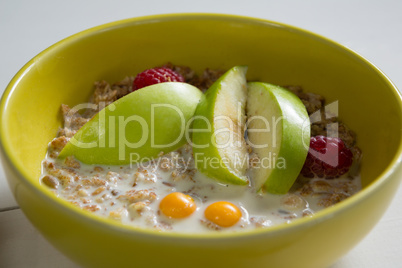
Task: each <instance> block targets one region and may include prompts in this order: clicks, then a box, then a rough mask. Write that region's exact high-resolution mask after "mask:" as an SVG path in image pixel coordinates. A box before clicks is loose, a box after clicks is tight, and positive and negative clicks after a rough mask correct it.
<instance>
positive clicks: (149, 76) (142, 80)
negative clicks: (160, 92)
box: [133, 67, 184, 91]
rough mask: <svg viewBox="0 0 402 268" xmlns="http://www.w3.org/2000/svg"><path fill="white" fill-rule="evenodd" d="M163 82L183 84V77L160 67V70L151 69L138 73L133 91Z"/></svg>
mask: <svg viewBox="0 0 402 268" xmlns="http://www.w3.org/2000/svg"><path fill="white" fill-rule="evenodd" d="M163 82H184V78H183V76H181V74H179V73H176V72H175V71H173V70H172V69H169V68H165V67H160V68H153V69H148V70H145V71H143V72H142V73H139V74H138V75H137V76H136V77H135V79H134V83H133V91H134V90H137V89H140V88H143V87H146V86H150V85H154V84H158V83H163Z"/></svg>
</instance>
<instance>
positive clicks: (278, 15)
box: [0, 0, 402, 268]
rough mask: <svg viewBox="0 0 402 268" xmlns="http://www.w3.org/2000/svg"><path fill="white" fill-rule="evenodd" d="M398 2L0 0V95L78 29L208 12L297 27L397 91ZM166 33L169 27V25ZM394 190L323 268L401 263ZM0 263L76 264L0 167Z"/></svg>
mask: <svg viewBox="0 0 402 268" xmlns="http://www.w3.org/2000/svg"><path fill="white" fill-rule="evenodd" d="M401 11H402V1H399V0H376V1H369V0H366V1H364V0H361V1H353V0H336V1H325V0H314V1H308V0H304V1H296V0H295V1H281V0H273V1H272V0H265V1H262V0H261V1H254V0H247V1H234V0H230V1H229V0H221V1H219V0H201V1H200V0H185V1H180V0H163V1H162V0H142V1H136V0H125V1H124V0H121V1H119V0H114V1H106V0H91V1H82V0H81V1H79V0H69V1H65V0H64V1H55V0H46V1H41V0H35V1H28V0H25V1H16V0H0V92H3V90H4V89H5V87H6V86H7V83H8V82H9V81H10V80H11V78H12V76H13V75H14V74H15V73H16V72H17V71H18V70H19V69H20V68H21V67H22V66H23V65H24V64H25V63H26V62H27V61H28V60H29V59H31V58H32V57H33V56H35V55H36V54H37V53H39V52H40V51H42V50H43V49H45V48H47V47H48V46H50V45H51V44H53V43H55V42H57V41H59V40H61V39H63V38H65V37H67V36H69V35H71V34H74V33H76V32H79V31H82V30H84V29H87V28H90V27H93V26H96V25H99V24H104V23H107V22H111V21H115V20H120V19H124V18H130V17H137V16H143V15H152V14H162V13H178V12H209V13H226V14H237V15H246V16H252V17H258V18H263V19H269V20H274V21H278V22H283V23H286V24H291V25H295V26H298V27H300V28H304V29H307V30H310V31H313V32H316V33H318V34H321V35H323V36H325V37H328V38H330V39H333V40H335V41H337V42H339V43H341V44H343V45H345V46H348V47H349V48H352V49H353V50H355V51H357V52H358V53H360V54H361V55H363V56H364V57H366V58H367V59H369V60H370V61H372V62H373V63H374V64H375V65H377V66H378V67H379V68H380V69H382V70H383V71H384V72H385V73H386V74H387V75H388V76H389V77H390V78H391V80H392V81H393V82H394V83H395V84H396V85H397V86H399V88H402V15H401ZM172 31H174V29H172ZM401 212H402V188H401V187H400V188H399V191H398V193H397V196H396V197H395V199H394V201H393V203H392V205H391V207H390V208H389V209H388V211H387V212H386V214H385V215H384V217H383V218H382V219H381V221H380V222H379V223H378V225H377V226H376V227H375V228H374V229H373V231H372V232H371V233H370V234H369V235H368V236H367V237H366V238H365V239H364V240H363V241H362V242H361V243H360V244H359V245H358V246H357V247H355V248H354V249H353V250H352V251H350V252H349V253H348V254H347V255H346V256H344V257H343V258H342V259H340V260H338V261H337V263H335V264H334V265H333V266H331V268H360V267H362V268H363V267H364V268H371V267H375V268H377V267H381V268H394V267H402V253H401V252H402V243H401V241H402V228H401V227H402V216H401ZM0 267H76V265H75V264H73V263H72V262H70V261H69V260H68V259H67V258H66V257H64V256H63V255H61V254H60V253H59V252H57V251H56V250H55V249H53V248H52V246H51V245H49V244H48V243H47V242H46V241H45V240H44V239H43V238H42V237H41V235H40V234H39V233H38V232H37V231H36V230H35V229H34V228H33V227H32V226H31V224H30V223H29V222H28V221H27V220H26V218H25V216H24V215H23V214H22V213H21V211H20V210H19V209H18V205H17V204H16V202H15V200H14V198H13V197H12V196H11V193H10V191H9V189H8V186H7V183H6V180H5V177H4V173H3V170H2V169H1V168H0Z"/></svg>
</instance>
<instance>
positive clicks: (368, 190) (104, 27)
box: [0, 13, 402, 241]
mask: <svg viewBox="0 0 402 268" xmlns="http://www.w3.org/2000/svg"><path fill="white" fill-rule="evenodd" d="M194 19H198V20H202V19H204V20H223V21H233V22H238V23H245V24H253V25H267V26H269V27H280V28H282V29H284V30H286V31H291V32H296V33H298V34H300V35H304V36H306V37H308V38H311V39H315V40H317V41H319V42H323V43H326V44H327V45H331V46H333V47H336V48H337V49H340V50H342V51H344V52H345V53H347V54H348V55H350V56H353V58H354V59H355V60H358V61H360V62H361V63H362V64H364V65H366V66H368V67H370V68H371V69H372V70H374V71H375V72H376V73H377V75H378V76H379V77H380V78H381V79H382V80H383V81H384V82H385V83H386V84H387V87H388V88H389V89H390V90H391V92H392V94H393V96H394V98H395V99H396V100H397V101H398V104H399V109H400V111H402V96H401V93H400V92H399V91H398V89H397V87H396V86H395V85H394V84H393V83H392V81H391V80H390V79H389V78H388V77H387V76H386V75H385V74H384V73H383V72H382V71H381V70H380V69H379V68H378V67H377V66H375V65H374V64H373V63H371V62H370V61H369V60H367V59H366V58H364V57H363V56H361V55H360V54H358V53H356V52H355V51H353V50H352V49H350V48H348V47H345V46H343V45H341V44H339V43H337V42H335V41H333V40H330V39H328V38H326V37H323V36H321V35H318V34H316V33H313V32H310V31H308V30H305V29H301V28H298V27H295V26H292V25H288V24H285V23H281V22H275V21H271V20H266V19H261V18H254V17H249V16H242V15H232V14H220V13H169V14H156V15H148V16H140V17H133V18H127V19H122V20H117V21H113V22H109V23H105V24H101V25H98V26H95V27H91V28H89V29H86V30H83V31H80V32H78V33H76V34H73V35H71V36H69V37H66V38H64V39H62V40H60V41H58V42H57V43H55V44H53V45H51V46H49V47H48V48H46V49H44V50H43V51H42V52H40V53H39V54H38V55H36V56H35V57H33V58H32V59H31V60H30V61H28V62H27V63H26V64H25V65H24V66H23V67H22V68H21V69H20V70H19V71H18V72H17V73H16V74H15V75H14V77H13V78H12V80H11V81H10V82H9V84H8V85H7V87H6V89H5V91H4V93H3V95H2V98H1V102H0V118H1V123H0V151H1V153H2V156H3V157H2V158H3V161H4V162H7V165H8V166H9V167H10V168H11V169H12V170H13V171H14V173H15V174H16V175H17V176H18V177H19V178H20V179H21V181H22V182H23V183H24V184H25V186H26V187H28V188H29V189H30V190H32V191H33V192H35V194H36V195H39V196H40V197H41V198H42V199H45V200H48V201H50V202H52V203H53V205H54V206H56V207H57V208H58V209H61V210H62V211H63V212H64V213H65V214H66V215H69V216H71V217H75V218H79V219H80V220H81V221H86V222H87V223H89V224H98V225H100V227H101V228H107V229H109V230H113V231H117V232H120V233H121V234H123V235H125V236H130V237H137V238H138V237H139V236H142V237H147V238H157V239H168V240H171V239H179V240H183V241H188V240H194V239H196V240H197V241H200V240H202V241H204V240H211V239H212V240H216V239H219V240H225V239H245V238H250V237H255V236H262V235H278V234H280V233H282V232H287V231H289V230H290V229H296V228H303V227H306V226H309V225H315V224H316V223H317V222H322V221H325V220H327V219H329V218H332V217H334V215H336V214H339V213H341V212H343V211H345V210H346V209H347V208H349V207H352V206H355V205H356V204H358V203H360V202H362V201H363V200H364V199H366V198H368V197H369V196H370V195H371V194H372V193H373V192H375V191H376V189H378V188H380V187H381V186H382V185H384V184H385V183H387V181H389V180H390V179H391V175H392V174H393V173H394V172H395V171H396V169H398V167H399V166H401V163H402V141H401V143H400V144H399V145H398V149H397V151H396V153H395V156H394V157H393V159H392V160H391V161H390V163H389V164H388V166H387V167H386V168H385V170H384V171H383V172H382V173H381V174H380V175H379V176H378V177H377V179H376V180H374V181H373V182H372V183H370V184H369V185H367V186H366V187H365V188H364V189H362V190H361V191H359V192H358V193H356V194H354V195H352V196H351V197H349V198H347V199H346V200H343V201H342V202H340V203H338V204H336V205H334V206H332V207H328V208H325V209H323V210H321V211H319V212H317V213H315V214H314V215H313V216H312V217H303V218H300V219H295V220H293V221H291V222H290V223H283V224H277V225H274V226H270V227H268V228H258V229H253V230H245V231H238V232H231V231H228V232H226V231H225V232H208V233H180V232H157V231H155V230H153V229H147V228H141V227H135V226H131V225H124V224H122V223H120V222H116V221H113V220H111V219H107V218H106V217H102V216H97V215H94V214H93V213H90V212H86V211H84V210H82V209H80V208H78V207H76V206H74V205H72V204H70V203H69V202H68V201H66V200H64V199H62V198H58V197H56V196H55V195H54V194H53V193H52V192H51V191H50V190H46V189H45V188H44V187H42V186H41V185H40V184H39V183H37V184H34V183H31V182H30V180H29V179H28V178H29V177H30V175H29V174H27V172H25V170H24V168H23V167H22V166H21V165H20V164H19V163H18V161H17V160H16V158H15V157H14V155H13V153H12V152H11V148H10V146H9V145H8V144H7V142H5V140H4V136H5V124H4V121H5V120H4V118H5V117H6V113H7V105H8V100H9V99H10V97H11V96H12V94H13V92H14V90H15V89H16V87H17V85H18V83H19V81H20V80H21V79H23V77H24V76H25V75H26V74H27V73H28V72H29V71H30V69H31V68H32V67H33V65H34V64H35V62H37V61H38V60H40V59H41V58H42V57H44V56H46V54H48V53H50V52H53V51H57V50H58V49H63V48H64V47H66V46H69V44H71V43H75V42H79V41H80V39H81V38H88V37H90V36H91V35H96V34H98V33H100V32H102V31H110V30H113V29H116V28H122V27H126V26H128V25H135V24H144V23H161V22H162V23H163V22H165V21H173V20H194ZM401 121H402V120H401ZM401 125H402V122H401ZM4 166H5V165H4Z"/></svg>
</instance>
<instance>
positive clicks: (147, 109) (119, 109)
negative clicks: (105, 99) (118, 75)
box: [59, 82, 202, 165]
mask: <svg viewBox="0 0 402 268" xmlns="http://www.w3.org/2000/svg"><path fill="white" fill-rule="evenodd" d="M201 97H202V92H201V91H200V90H199V89H198V88H196V87H194V86H192V85H190V84H186V83H179V82H167V83H160V84H155V85H152V86H148V87H144V88H141V89H139V90H136V91H134V92H132V93H130V94H128V95H126V96H124V97H123V98H120V99H119V100H117V101H115V102H114V103H112V104H110V105H109V106H107V107H106V108H104V109H103V110H101V111H100V112H99V113H98V114H97V115H95V116H94V117H93V118H92V119H91V120H90V121H89V122H87V123H86V124H85V125H84V126H83V127H82V128H81V129H80V130H79V131H78V132H77V133H76V134H75V135H74V136H73V137H72V138H71V139H70V141H69V142H68V143H67V145H66V146H65V147H64V149H63V150H62V151H61V153H60V155H59V158H64V157H66V156H68V155H73V156H75V158H76V159H78V160H80V161H82V162H84V163H87V164H105V165H125V164H131V163H137V162H142V161H149V160H151V159H152V158H154V157H157V156H158V155H159V154H160V153H161V152H164V153H167V152H170V151H173V150H175V149H177V148H179V147H180V146H182V145H184V144H185V143H186V142H187V140H186V137H187V136H188V135H187V134H186V131H188V122H189V120H190V118H191V117H192V116H193V114H194V112H195V109H196V107H197V105H198V103H199V101H200V99H201Z"/></svg>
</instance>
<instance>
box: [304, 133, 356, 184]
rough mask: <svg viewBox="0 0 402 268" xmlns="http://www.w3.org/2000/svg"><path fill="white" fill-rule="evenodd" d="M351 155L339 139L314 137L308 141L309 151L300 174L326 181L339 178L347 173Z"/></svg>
mask: <svg viewBox="0 0 402 268" xmlns="http://www.w3.org/2000/svg"><path fill="white" fill-rule="evenodd" d="M352 162H353V154H352V152H351V151H350V149H349V148H347V147H346V146H345V144H344V143H343V141H342V140H341V139H339V138H333V137H325V136H315V137H311V139H310V149H309V151H308V154H307V158H306V162H305V163H304V166H303V168H302V171H301V174H302V175H303V176H304V177H307V178H313V177H314V176H317V177H320V178H323V177H324V178H326V179H332V178H336V177H339V176H341V175H343V174H345V173H346V172H348V171H349V168H350V166H351V165H352Z"/></svg>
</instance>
